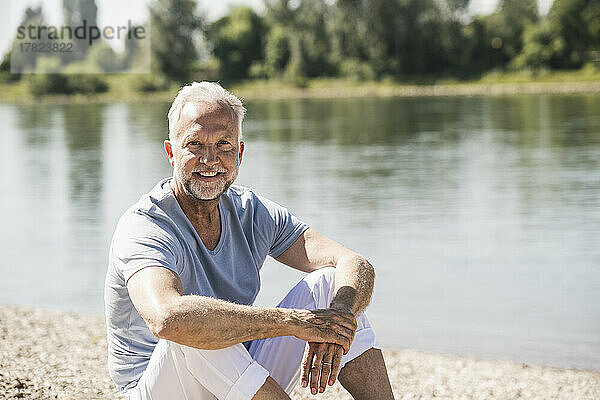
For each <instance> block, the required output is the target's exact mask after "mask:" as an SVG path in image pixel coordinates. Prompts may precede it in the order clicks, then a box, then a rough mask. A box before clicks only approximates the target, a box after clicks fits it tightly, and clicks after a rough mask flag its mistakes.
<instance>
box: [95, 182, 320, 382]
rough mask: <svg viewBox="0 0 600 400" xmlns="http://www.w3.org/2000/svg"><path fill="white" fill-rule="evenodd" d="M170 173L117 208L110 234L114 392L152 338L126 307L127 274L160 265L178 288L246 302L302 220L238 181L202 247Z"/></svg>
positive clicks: (132, 377) (132, 376) (142, 360)
mask: <svg viewBox="0 0 600 400" xmlns="http://www.w3.org/2000/svg"><path fill="white" fill-rule="evenodd" d="M170 180H171V178H167V179H164V180H162V181H161V182H159V183H158V184H157V185H156V186H155V187H154V188H153V189H152V190H151V191H150V193H148V194H145V195H144V196H142V197H141V198H140V200H139V201H138V202H137V203H136V204H134V205H133V206H132V207H131V208H130V209H129V210H127V211H126V212H125V214H123V216H122V217H121V219H120V220H119V222H118V224H117V228H116V230H115V234H114V236H113V239H112V243H111V248H110V255H109V261H108V272H107V275H106V283H105V289H104V301H105V310H106V325H107V330H108V369H109V372H110V375H111V377H112V379H113V380H114V381H115V383H116V385H117V386H118V387H119V389H120V390H121V391H128V390H130V389H132V388H133V387H135V385H136V384H137V381H138V380H139V379H140V377H141V376H142V373H143V372H144V370H145V369H146V366H147V364H148V361H149V360H150V356H151V355H152V351H153V349H154V346H155V345H156V343H157V342H158V338H156V337H155V336H154V335H153V334H152V333H151V332H150V330H149V329H148V327H147V326H146V323H145V322H144V320H143V319H142V318H141V317H140V315H139V314H138V312H137V310H136V309H135V307H134V306H133V303H132V302H131V299H130V298H129V293H128V291H127V281H128V279H129V278H130V277H131V276H132V275H133V274H135V273H136V272H137V271H139V270H140V269H142V268H145V267H150V266H162V267H165V268H168V269H170V270H172V271H173V272H175V273H176V274H177V275H179V278H180V279H181V283H182V285H183V293H184V294H186V295H188V294H195V295H200V296H209V297H214V298H217V299H222V300H227V301H231V302H235V303H238V304H246V305H251V304H252V303H253V302H254V300H255V298H256V295H257V294H258V291H259V289H260V276H259V271H260V268H261V267H262V265H263V262H264V261H265V258H266V257H267V255H270V256H272V257H278V256H279V255H281V253H283V252H284V251H285V250H286V249H287V248H288V247H289V246H290V245H291V244H292V243H293V242H294V241H295V240H296V239H297V238H298V237H299V236H300V235H301V234H302V232H304V231H305V230H306V229H307V228H308V226H307V225H306V224H304V223H303V222H301V221H300V220H298V219H297V218H296V217H294V216H293V215H292V214H291V213H290V212H289V211H288V210H287V209H285V208H283V207H281V206H279V205H278V204H276V203H274V202H272V201H270V200H268V199H265V198H264V197H261V196H258V195H256V194H254V193H253V192H252V191H251V190H250V189H248V188H245V187H242V186H231V187H230V188H229V189H228V190H227V191H226V192H225V193H224V194H223V195H222V196H221V198H220V200H219V211H220V214H221V236H220V238H219V242H218V244H217V246H216V247H215V248H214V249H213V250H208V249H207V248H206V247H205V246H204V244H203V243H202V240H201V239H200V237H199V236H198V233H197V232H196V230H195V229H194V228H193V226H192V224H191V223H190V221H189V220H188V219H187V217H186V216H185V214H184V213H183V210H182V209H181V207H180V206H179V203H178V202H177V200H176V199H175V196H174V194H173V191H172V189H171V186H170V184H169V182H170Z"/></svg>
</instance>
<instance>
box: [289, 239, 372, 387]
mask: <svg viewBox="0 0 600 400" xmlns="http://www.w3.org/2000/svg"><path fill="white" fill-rule="evenodd" d="M277 261H280V262H282V263H284V264H286V265H288V266H290V267H292V268H296V269H299V270H301V271H304V272H311V271H314V270H317V269H319V268H322V267H326V266H333V267H335V288H334V290H335V292H334V293H335V295H334V298H333V300H332V301H331V304H330V305H329V307H330V308H329V309H331V310H343V311H348V312H351V313H352V315H354V316H356V315H358V313H360V312H361V311H363V310H364V309H365V308H366V307H367V306H368V305H369V302H370V301H371V294H372V293H373V284H374V280H375V271H374V270H373V266H372V265H371V264H369V262H368V261H367V260H366V259H365V258H364V257H362V256H360V255H359V254H357V253H355V252H353V251H351V250H349V249H347V248H346V247H344V246H342V245H341V244H339V243H337V242H335V241H333V240H331V239H329V238H327V237H326V236H323V235H321V234H320V233H318V232H316V231H314V230H312V229H308V230H306V231H305V232H304V233H303V234H302V235H301V236H300V237H299V238H298V239H296V241H295V242H294V243H293V244H292V245H291V246H290V247H289V248H288V249H287V250H286V251H284V252H283V253H282V254H281V255H280V256H279V257H277ZM308 342H309V343H308V347H307V350H306V353H305V355H304V360H303V362H302V386H304V387H308V386H309V385H310V390H311V393H312V394H317V393H322V392H324V391H325V389H326V387H327V384H329V385H333V384H334V383H335V380H336V377H337V374H338V372H339V368H340V363H341V359H342V354H343V353H344V351H343V349H342V348H341V347H339V346H338V345H336V344H335V343H318V342H315V341H308Z"/></svg>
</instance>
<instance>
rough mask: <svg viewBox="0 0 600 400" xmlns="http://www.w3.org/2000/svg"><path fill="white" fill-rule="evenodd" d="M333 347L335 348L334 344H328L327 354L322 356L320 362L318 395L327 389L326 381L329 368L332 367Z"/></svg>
mask: <svg viewBox="0 0 600 400" xmlns="http://www.w3.org/2000/svg"><path fill="white" fill-rule="evenodd" d="M335 347H337V346H336V345H335V344H330V345H329V346H328V349H327V353H325V355H324V356H323V361H322V362H321V364H322V368H321V377H320V379H319V393H323V392H324V391H325V389H326V388H327V380H328V379H329V375H330V374H331V367H332V366H333V353H334V352H335Z"/></svg>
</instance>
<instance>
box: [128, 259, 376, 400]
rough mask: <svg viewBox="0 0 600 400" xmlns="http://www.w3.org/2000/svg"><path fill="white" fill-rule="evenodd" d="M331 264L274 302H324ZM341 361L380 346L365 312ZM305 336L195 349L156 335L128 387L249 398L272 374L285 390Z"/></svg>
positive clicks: (132, 395) (145, 393)
mask: <svg viewBox="0 0 600 400" xmlns="http://www.w3.org/2000/svg"><path fill="white" fill-rule="evenodd" d="M334 272H335V269H334V268H332V267H327V268H322V269H319V270H318V271H315V272H312V273H310V274H308V275H307V276H306V277H304V279H302V280H301V281H300V282H299V283H298V284H297V285H296V286H294V288H293V289H292V290H291V291H290V292H289V293H288V294H287V295H286V296H285V298H284V299H283V300H282V301H281V302H280V303H279V304H278V305H277V307H282V308H303V309H307V310H314V309H317V308H327V307H329V304H330V303H331V300H332V299H333V289H334ZM356 322H357V325H358V328H357V330H356V335H355V337H354V341H353V342H352V345H351V346H350V351H349V352H348V354H345V355H344V356H343V357H342V361H341V367H343V366H344V365H345V364H346V363H347V362H348V361H350V360H352V359H354V358H356V357H358V356H359V355H361V354H362V353H363V352H365V351H366V350H368V349H370V348H372V347H375V348H380V346H379V343H378V342H377V339H376V337H375V333H374V332H373V330H372V329H371V325H370V324H369V321H368V320H367V317H366V315H365V314H364V313H360V314H359V315H358V317H357V319H356ZM305 346H306V342H304V341H302V340H300V339H298V338H296V337H294V336H278V337H273V338H267V339H259V340H253V341H252V342H251V344H250V349H249V350H246V348H245V347H244V345H242V344H236V345H234V346H231V347H227V348H225V349H220V350H200V349H196V348H193V347H188V346H184V345H180V344H177V343H174V342H171V341H168V340H164V339H161V340H159V342H158V344H157V345H156V347H155V348H154V351H153V353H152V357H151V358H150V361H149V363H148V366H147V367H146V371H144V374H143V375H142V377H141V378H140V380H139V382H138V384H137V386H136V387H135V388H133V389H131V390H130V391H128V392H127V396H128V398H129V399H131V400H150V399H155V400H164V399H172V400H179V399H181V400H184V399H194V400H196V399H202V400H204V399H226V400H233V399H236V400H237V399H240V400H241V399H251V398H252V397H253V396H254V395H255V394H256V392H257V391H258V389H260V387H261V386H262V385H263V384H264V383H265V380H266V379H267V377H268V376H271V377H272V378H273V379H274V380H275V381H276V382H277V383H278V384H279V385H280V386H281V387H282V388H283V390H285V391H286V392H287V393H288V394H290V393H291V392H292V391H293V390H294V387H295V386H296V385H297V384H298V381H299V380H300V367H301V365H300V364H301V362H302V356H303V355H304V349H305Z"/></svg>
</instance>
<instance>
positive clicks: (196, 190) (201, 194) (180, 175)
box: [175, 165, 237, 201]
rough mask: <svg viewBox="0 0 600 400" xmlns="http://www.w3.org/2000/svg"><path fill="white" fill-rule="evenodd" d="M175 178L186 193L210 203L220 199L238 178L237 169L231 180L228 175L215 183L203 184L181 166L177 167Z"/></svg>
mask: <svg viewBox="0 0 600 400" xmlns="http://www.w3.org/2000/svg"><path fill="white" fill-rule="evenodd" d="M175 176H176V177H177V180H178V181H179V182H180V183H181V184H182V186H183V189H184V190H185V192H186V193H187V194H188V195H190V196H192V197H194V198H195V199H196V200H201V201H208V200H216V199H218V198H219V197H220V196H221V195H222V194H223V193H225V191H226V190H227V189H228V188H229V186H231V184H232V183H233V181H235V178H236V177H237V168H236V171H235V172H234V174H233V176H231V177H230V179H227V178H228V177H227V176H226V175H222V177H221V179H219V180H217V181H214V182H202V181H200V180H199V179H195V177H194V174H193V173H189V174H187V173H186V172H185V171H183V170H182V169H181V168H180V167H179V166H177V165H176V166H175Z"/></svg>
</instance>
